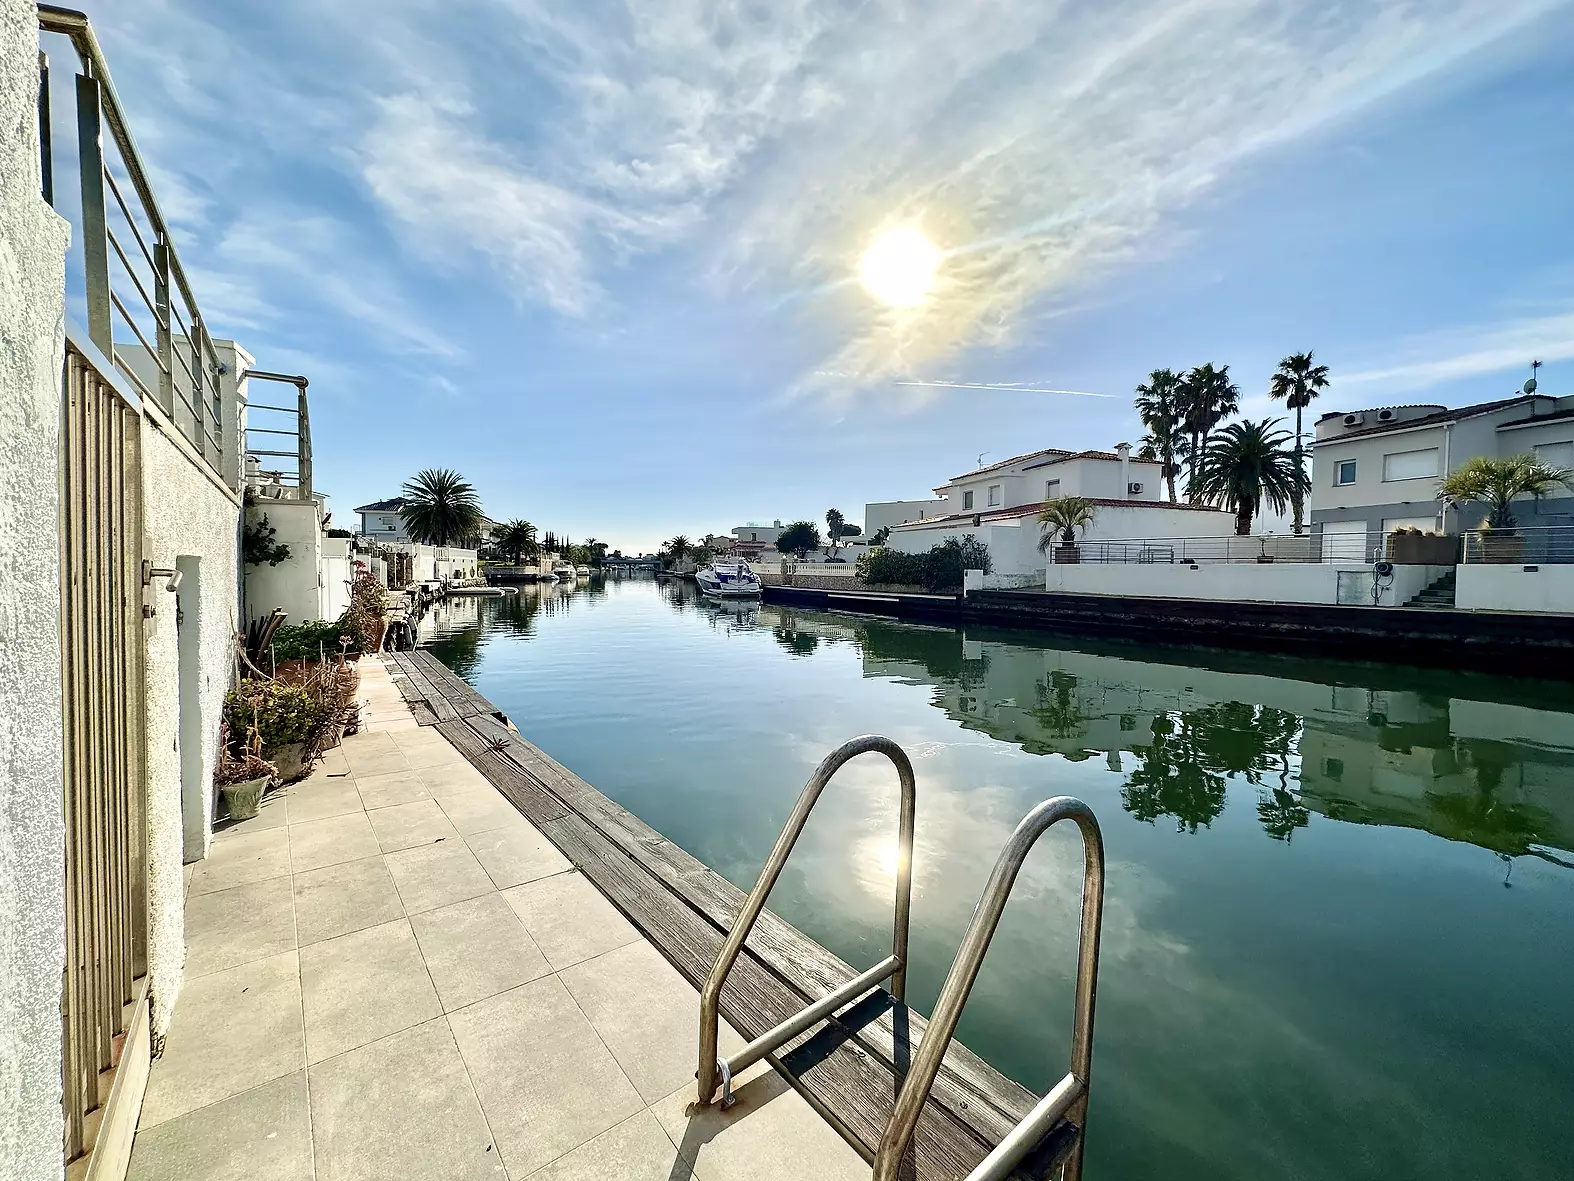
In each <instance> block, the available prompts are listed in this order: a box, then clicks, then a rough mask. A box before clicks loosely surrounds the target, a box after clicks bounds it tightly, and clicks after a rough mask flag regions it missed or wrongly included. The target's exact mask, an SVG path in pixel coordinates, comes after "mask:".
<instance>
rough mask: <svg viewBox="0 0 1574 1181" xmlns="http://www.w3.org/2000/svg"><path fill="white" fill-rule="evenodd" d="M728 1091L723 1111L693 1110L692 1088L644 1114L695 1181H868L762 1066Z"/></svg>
mask: <svg viewBox="0 0 1574 1181" xmlns="http://www.w3.org/2000/svg"><path fill="white" fill-rule="evenodd" d="M733 1086H734V1092H733V1093H734V1094H735V1095H736V1096H737V1100H738V1101H737V1102H736V1103H735V1104H733V1106H731V1107H729V1108H727V1109H726V1110H725V1111H723V1110H722V1108H721V1105H720V1104H719V1103H715V1104H711V1105H709V1106H704V1107H702V1106H700V1105H699V1103H698V1101H697V1099H696V1097H695V1094H694V1084H693V1082H692V1081H691V1082H690V1083H689V1084H688V1085H687V1086H685V1087H681V1088H679V1089H678V1090H677V1091H675V1092H673V1093H672V1094H671V1095H669V1096H667V1098H665V1099H663V1100H662V1101H661V1102H660V1103H657V1104H655V1105H654V1106H653V1107H652V1108H651V1110H652V1111H653V1112H654V1113H655V1115H656V1118H657V1119H659V1120H660V1121H661V1126H662V1128H663V1129H665V1130H666V1133H667V1136H668V1138H669V1139H670V1140H671V1141H672V1142H673V1143H674V1144H676V1145H677V1146H678V1152H679V1153H681V1154H682V1156H683V1157H684V1159H685V1160H687V1161H689V1163H690V1164H692V1165H693V1166H694V1176H695V1177H696V1178H697V1179H698V1181H802V1178H804V1177H805V1176H810V1175H812V1176H813V1177H814V1178H815V1181H869V1166H868V1164H866V1163H865V1162H864V1159H863V1157H861V1156H859V1155H858V1154H857V1153H856V1152H854V1151H853V1149H852V1147H851V1146H850V1145H849V1144H848V1143H847V1141H845V1140H843V1139H842V1138H841V1137H840V1136H839V1135H837V1133H836V1132H835V1131H833V1130H832V1128H831V1125H830V1124H828V1123H826V1122H825V1121H824V1120H823V1119H821V1118H820V1114H819V1113H818V1112H817V1111H815V1110H814V1109H813V1108H812V1107H810V1106H809V1104H808V1103H807V1102H806V1101H805V1100H804V1098H803V1096H802V1095H800V1094H798V1092H796V1091H794V1090H793V1089H792V1088H791V1087H789V1086H788V1085H787V1083H786V1082H785V1081H784V1080H783V1079H782V1077H781V1076H780V1075H779V1074H777V1073H776V1072H775V1071H774V1070H772V1069H771V1068H770V1067H769V1066H768V1065H766V1064H765V1063H763V1062H757V1063H755V1064H754V1065H753V1066H751V1067H750V1068H749V1069H748V1070H746V1071H744V1072H743V1074H742V1075H741V1076H740V1077H739V1079H738V1080H737V1081H735V1082H734V1084H733ZM810 1162H812V1163H813V1169H812V1172H811V1171H810V1170H808V1169H807V1167H806V1166H807V1165H808V1164H809V1163H810Z"/></svg>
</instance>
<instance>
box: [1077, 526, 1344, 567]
mask: <svg viewBox="0 0 1574 1181" xmlns="http://www.w3.org/2000/svg"><path fill="white" fill-rule="evenodd" d="M1056 548H1058V543H1057V546H1055V547H1051V548H1050V550H1049V551H1048V553H1049V558H1050V561H1055V559H1056V555H1055V549H1056ZM1077 550H1078V556H1077V560H1078V561H1081V562H1094V563H1099V562H1110V563H1132V564H1135V565H1144V566H1145V565H1162V564H1172V563H1173V564H1185V565H1193V564H1195V565H1208V564H1213V563H1221V562H1265V563H1266V562H1303V563H1316V562H1365V561H1370V560H1371V554H1370V553H1369V552H1368V549H1367V537H1366V534H1365V533H1303V534H1300V535H1296V534H1293V533H1269V534H1261V535H1250V536H1246V537H1239V536H1234V535H1230V536H1226V537H1144V538H1123V539H1120V540H1111V541H1080V542H1078V543H1077Z"/></svg>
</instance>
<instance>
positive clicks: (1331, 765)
mask: <svg viewBox="0 0 1574 1181" xmlns="http://www.w3.org/2000/svg"><path fill="white" fill-rule="evenodd" d="M1323 774H1324V775H1326V776H1328V778H1329V779H1332V780H1333V781H1334V782H1335V783H1338V782H1339V781H1340V780H1341V779H1343V778H1344V760H1343V759H1324V760H1323Z"/></svg>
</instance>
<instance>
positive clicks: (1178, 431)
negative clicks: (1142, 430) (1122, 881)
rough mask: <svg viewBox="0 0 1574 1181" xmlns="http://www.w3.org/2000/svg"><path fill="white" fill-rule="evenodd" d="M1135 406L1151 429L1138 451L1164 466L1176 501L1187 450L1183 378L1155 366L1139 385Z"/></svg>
mask: <svg viewBox="0 0 1574 1181" xmlns="http://www.w3.org/2000/svg"><path fill="white" fill-rule="evenodd" d="M1135 405H1136V407H1137V415H1138V417H1140V418H1141V419H1142V425H1143V426H1145V427H1146V428H1147V430H1148V433H1147V435H1146V437H1144V438H1143V440H1142V450H1141V451H1139V452H1138V453H1137V454H1138V455H1139V456H1140V457H1141V458H1143V459H1151V460H1154V461H1156V462H1158V463H1161V464H1163V465H1164V481H1165V483H1166V484H1167V485H1168V486H1169V491H1170V503H1171V504H1174V503H1175V477H1176V476H1177V475H1179V474H1180V457H1181V455H1182V454H1184V453H1185V450H1186V426H1185V422H1184V421H1183V419H1184V416H1183V414H1182V412H1181V411H1182V388H1181V379H1180V378H1179V377H1178V376H1177V375H1176V374H1175V373H1174V372H1173V371H1172V370H1169V369H1155V370H1154V371H1153V372H1152V373H1150V374H1148V380H1147V382H1146V383H1144V384H1143V385H1139V386H1138V387H1137V399H1136V403H1135Z"/></svg>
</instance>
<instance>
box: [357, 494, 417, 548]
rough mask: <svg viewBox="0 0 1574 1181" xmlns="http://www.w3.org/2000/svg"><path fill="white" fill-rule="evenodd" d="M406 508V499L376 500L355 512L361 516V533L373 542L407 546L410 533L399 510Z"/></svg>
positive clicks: (396, 497)
mask: <svg viewBox="0 0 1574 1181" xmlns="http://www.w3.org/2000/svg"><path fill="white" fill-rule="evenodd" d="M403 507H404V497H402V496H395V497H394V498H393V499H392V500H374V501H372V503H371V504H363V505H361V507H360V508H358V509H356V510H355V511H356V512H358V513H360V514H361V533H362V534H363V535H364V536H366V537H368V538H370V539H371V540H372V541H391V542H396V543H399V544H407V543H408V542H409V541H410V531H409V530H408V529H406V528H405V527H404V518H403V517H401V516H400V515H399V510H400V509H402V508H403Z"/></svg>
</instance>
